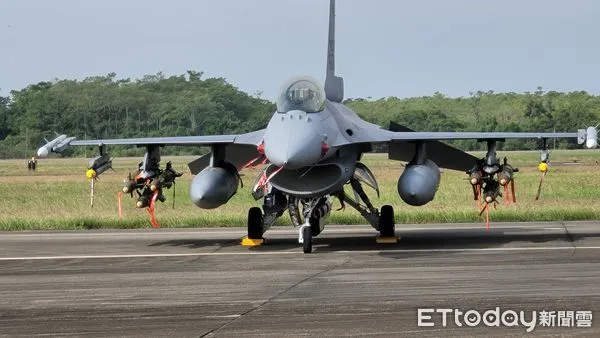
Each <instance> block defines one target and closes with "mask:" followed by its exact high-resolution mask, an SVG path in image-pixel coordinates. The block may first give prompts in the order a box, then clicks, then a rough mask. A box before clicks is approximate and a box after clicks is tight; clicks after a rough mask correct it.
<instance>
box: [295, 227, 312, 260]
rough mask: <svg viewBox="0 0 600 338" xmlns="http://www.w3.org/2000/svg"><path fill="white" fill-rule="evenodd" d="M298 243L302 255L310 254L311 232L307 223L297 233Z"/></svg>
mask: <svg viewBox="0 0 600 338" xmlns="http://www.w3.org/2000/svg"><path fill="white" fill-rule="evenodd" d="M298 235H299V236H298V242H299V243H300V244H302V251H304V253H311V252H312V237H313V236H312V230H311V226H310V224H309V223H306V224H303V225H302V226H301V227H300V230H299V231H298Z"/></svg>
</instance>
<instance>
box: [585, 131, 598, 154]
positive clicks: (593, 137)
mask: <svg viewBox="0 0 600 338" xmlns="http://www.w3.org/2000/svg"><path fill="white" fill-rule="evenodd" d="M585 134H586V139H585V146H586V147H587V148H588V149H592V148H596V147H597V146H598V129H597V127H588V128H587V130H586V133H585Z"/></svg>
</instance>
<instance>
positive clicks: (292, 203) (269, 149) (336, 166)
mask: <svg viewBox="0 0 600 338" xmlns="http://www.w3.org/2000/svg"><path fill="white" fill-rule="evenodd" d="M334 36H335V1H334V0H331V1H330V12H329V39H328V48H327V70H326V79H325V85H324V86H321V85H320V84H319V83H318V82H317V81H316V80H315V79H313V78H312V77H306V76H301V77H294V78H292V79H290V80H289V81H287V82H285V84H284V85H283V87H282V90H281V94H280V95H279V98H278V99H277V111H276V112H274V113H273V116H272V118H271V120H270V122H269V124H268V126H267V127H266V129H262V130H258V131H254V132H250V133H247V134H240V135H214V136H187V137H158V138H155V137H152V138H132V139H106V140H81V141H76V140H73V139H72V138H66V136H65V135H62V136H60V137H59V138H57V139H55V140H52V141H50V142H48V143H47V144H46V145H44V146H42V147H41V148H40V149H39V150H38V156H40V157H43V156H46V155H47V154H48V153H49V152H60V151H62V150H63V149H64V148H65V147H66V145H67V144H68V145H72V146H91V145H99V146H100V149H101V154H100V156H98V157H96V158H95V159H93V160H91V161H90V166H89V169H88V172H87V174H88V177H90V178H95V177H96V176H98V175H100V174H101V173H102V172H104V171H105V170H107V169H109V168H110V163H111V162H110V161H111V159H110V157H109V156H108V154H107V153H106V149H105V146H106V145H137V146H144V147H146V154H145V156H144V160H143V162H141V163H140V166H139V168H138V170H137V172H136V173H135V175H130V176H129V177H128V178H127V179H126V180H125V184H124V188H123V192H124V193H131V194H132V195H133V191H136V192H137V194H138V202H137V206H138V207H147V208H148V209H149V210H150V211H153V210H154V203H155V201H156V199H159V200H164V196H162V188H164V187H167V188H168V187H170V185H171V184H172V183H173V182H174V181H175V178H176V177H178V175H179V176H180V173H177V172H175V171H174V170H173V169H172V168H171V167H170V163H169V164H167V168H166V169H164V170H162V169H160V167H159V162H160V148H161V147H163V146H196V147H197V146H207V147H210V149H211V152H210V153H209V154H207V155H204V156H202V157H200V158H198V159H196V160H194V161H192V162H191V163H189V168H190V171H191V173H192V174H194V175H196V176H195V177H194V178H193V180H192V183H191V187H190V197H191V200H192V202H193V203H194V204H195V205H197V206H198V207H200V208H204V209H212V208H217V207H219V206H221V205H223V204H225V203H227V201H228V200H229V199H230V198H231V197H232V196H233V195H234V194H235V193H236V192H237V189H238V185H239V183H240V182H239V181H240V179H239V171H240V170H242V169H244V168H246V167H250V166H256V165H261V164H265V167H264V169H263V170H262V172H261V174H260V175H259V176H258V177H257V179H256V181H255V184H254V186H253V188H252V195H253V196H254V198H255V199H257V200H258V199H261V198H262V199H263V206H262V209H261V208H258V207H252V208H250V210H249V212H248V235H247V237H246V238H244V240H243V241H242V244H244V245H249V246H252V245H260V244H262V241H263V234H264V233H265V231H267V229H269V227H270V226H271V225H272V224H273V222H274V221H275V220H276V219H277V218H278V217H280V216H281V215H282V214H283V213H285V212H286V211H287V212H288V213H289V215H290V217H291V220H292V223H293V225H294V226H295V227H296V228H297V229H298V241H299V243H302V244H303V251H304V252H305V253H309V252H311V251H312V243H313V237H314V236H317V235H319V234H320V233H321V231H322V230H323V227H324V224H325V221H326V219H327V217H328V216H329V214H330V212H331V209H332V202H333V199H334V198H338V199H339V200H340V201H341V202H342V204H344V203H347V204H348V205H350V206H352V207H353V208H355V209H356V210H358V211H359V212H360V214H361V215H362V216H363V217H364V218H365V220H366V221H367V222H368V223H369V224H370V225H371V226H372V227H373V228H375V229H376V230H378V231H379V235H380V236H379V237H378V239H379V240H380V241H381V242H386V241H392V242H395V241H396V239H397V237H395V226H394V211H393V209H392V206H390V205H384V206H382V207H381V209H377V208H376V207H375V206H374V205H373V203H372V202H371V201H370V199H369V198H368V196H367V194H366V193H365V191H364V186H365V185H366V186H369V187H370V188H372V189H374V190H375V191H376V192H377V193H379V187H378V184H377V181H376V179H375V176H374V175H373V173H372V172H371V171H370V170H369V168H367V166H365V165H364V164H363V163H361V162H360V160H361V157H362V155H363V154H364V153H366V152H370V151H371V150H372V148H373V145H374V144H387V146H388V149H389V150H388V153H389V158H390V159H393V160H400V161H407V162H408V164H407V165H406V167H405V168H404V172H403V173H402V175H401V176H400V178H399V180H398V193H399V194H400V197H401V198H402V200H403V201H404V202H406V203H408V204H410V205H414V206H420V205H424V204H426V203H428V202H429V201H431V200H432V199H433V198H434V195H435V193H436V191H437V189H438V185H439V182H440V169H439V168H448V169H453V170H461V171H465V172H468V173H470V175H471V177H470V178H471V183H472V184H473V187H474V188H473V190H474V193H475V195H476V196H483V197H484V200H485V201H484V203H486V204H488V205H489V204H490V203H494V202H495V200H496V198H497V197H499V196H500V195H501V193H500V190H499V189H500V186H502V185H506V184H508V183H509V182H510V181H511V180H512V174H513V168H512V167H511V166H510V165H509V164H508V163H506V162H505V163H500V160H499V158H498V157H497V155H496V145H497V143H498V142H502V141H504V140H506V139H514V138H535V139H541V140H542V141H543V144H544V146H543V149H542V163H541V164H540V170H541V171H544V170H547V166H545V165H542V164H545V162H547V160H548V151H547V147H546V146H545V145H546V140H547V139H548V138H578V141H579V143H580V144H582V143H585V146H586V147H587V148H594V147H596V145H597V130H596V127H589V128H587V129H582V130H579V131H578V132H573V133H542V132H539V133H534V132H519V133H516V132H515V133H512V132H500V133H496V132H416V131H412V130H410V129H408V128H406V127H403V126H401V125H398V124H396V123H393V122H392V123H391V124H390V128H389V130H386V129H384V128H382V127H380V126H378V125H375V124H372V123H369V122H366V121H363V120H361V119H360V118H359V117H358V115H357V114H356V113H355V112H354V111H352V110H351V109H350V108H348V107H346V106H345V105H343V104H342V103H341V102H342V100H343V98H344V82H343V79H342V78H341V77H338V76H336V75H335V71H334V70H335V39H334ZM59 139H60V140H59ZM458 139H473V140H479V141H482V142H486V143H487V153H486V155H485V156H484V157H483V158H481V159H479V158H476V157H474V156H472V155H470V154H467V153H465V152H463V151H461V150H459V149H456V148H454V147H451V146H449V145H447V144H445V143H442V142H440V140H458ZM347 186H349V190H351V191H352V194H348V193H347V192H345V188H346V187H347ZM151 217H152V219H153V212H151ZM153 224H155V223H154V220H153Z"/></svg>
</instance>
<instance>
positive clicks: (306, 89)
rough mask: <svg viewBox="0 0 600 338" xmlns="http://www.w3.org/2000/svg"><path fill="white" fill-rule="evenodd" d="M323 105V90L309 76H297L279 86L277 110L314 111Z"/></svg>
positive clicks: (318, 110) (284, 111) (283, 111)
mask: <svg viewBox="0 0 600 338" xmlns="http://www.w3.org/2000/svg"><path fill="white" fill-rule="evenodd" d="M324 107H325V90H323V87H321V86H320V85H319V84H318V83H317V81H316V80H315V79H314V78H312V77H310V76H297V77H294V78H292V79H290V80H288V81H287V82H286V83H284V85H283V86H282V87H281V94H279V98H278V99H277V112H279V113H287V112H289V111H291V110H302V111H305V112H307V113H316V112H320V111H321V110H323V108H324Z"/></svg>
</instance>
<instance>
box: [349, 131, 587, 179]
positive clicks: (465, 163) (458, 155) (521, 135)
mask: <svg viewBox="0 0 600 338" xmlns="http://www.w3.org/2000/svg"><path fill="white" fill-rule="evenodd" d="M359 126H360V127H359ZM345 127H346V126H345ZM352 127H354V130H356V131H357V132H356V133H355V134H354V135H353V136H351V137H344V138H342V139H340V141H341V142H340V143H341V144H352V143H387V144H388V157H389V158H390V159H393V160H400V161H406V162H408V161H410V160H411V159H412V158H413V157H414V154H415V153H416V143H417V142H419V141H424V142H425V143H426V147H427V157H428V158H429V159H431V160H432V161H434V162H436V163H437V164H438V166H439V167H442V168H448V169H453V170H461V171H466V170H469V169H471V168H472V167H473V166H474V165H475V164H476V163H477V162H478V161H479V159H477V158H476V157H474V156H472V155H470V154H468V153H466V152H464V151H462V150H460V149H457V148H454V147H452V146H450V145H448V144H445V143H443V142H441V141H444V140H480V141H488V140H495V141H504V140H507V139H551V138H574V139H577V140H578V143H579V144H582V143H585V144H586V147H588V148H595V147H596V145H597V131H596V128H595V127H589V128H588V129H582V130H579V131H578V132H560V133H546V132H418V131H413V130H411V129H409V128H407V127H405V126H402V125H399V124H397V123H394V122H392V123H390V128H389V130H386V129H382V128H381V127H379V126H376V125H372V124H369V123H364V124H362V125H359V124H354V125H352Z"/></svg>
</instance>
